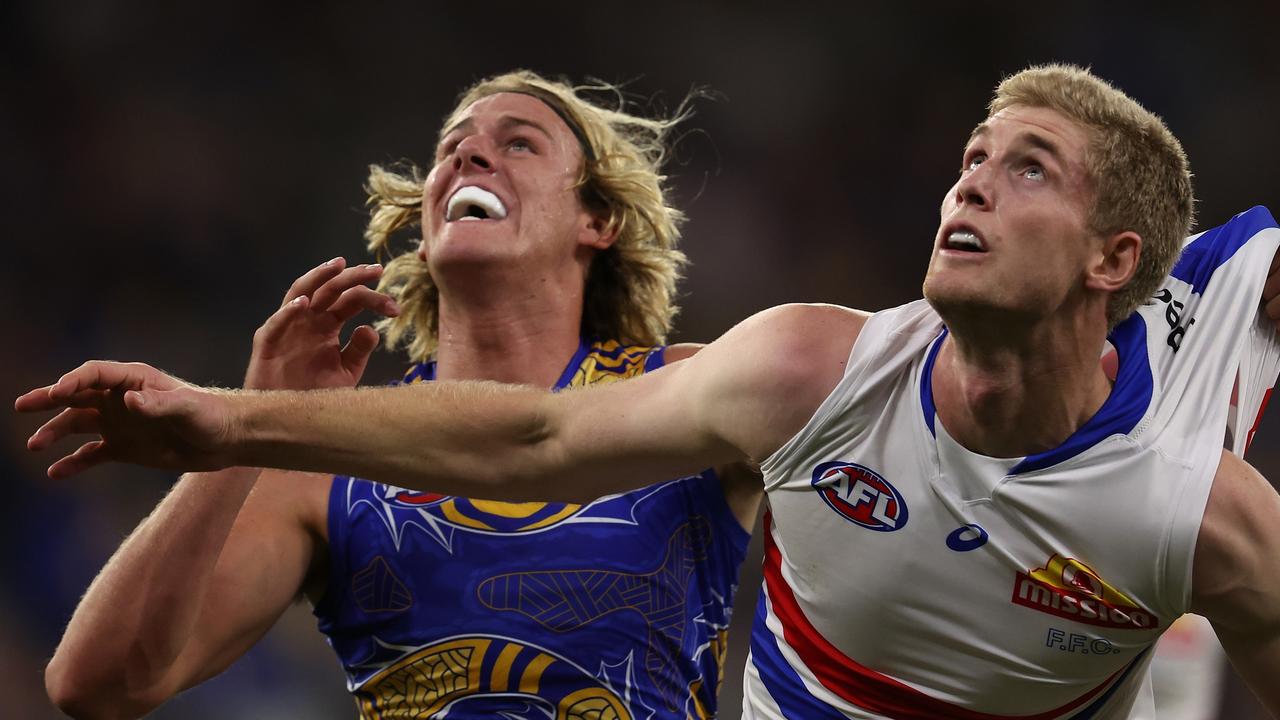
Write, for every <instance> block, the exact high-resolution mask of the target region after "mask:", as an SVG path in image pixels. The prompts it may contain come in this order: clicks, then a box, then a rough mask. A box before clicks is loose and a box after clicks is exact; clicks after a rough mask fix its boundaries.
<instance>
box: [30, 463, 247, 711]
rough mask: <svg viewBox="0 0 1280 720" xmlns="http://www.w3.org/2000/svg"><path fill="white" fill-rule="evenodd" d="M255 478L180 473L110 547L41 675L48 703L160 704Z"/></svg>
mask: <svg viewBox="0 0 1280 720" xmlns="http://www.w3.org/2000/svg"><path fill="white" fill-rule="evenodd" d="M258 472H259V471H258V470H256V469H249V468H230V469H227V470H222V471H219V472H215V473H192V474H189V475H186V476H184V477H183V478H182V479H181V480H180V481H179V482H178V483H177V484H176V485H175V486H174V488H173V490H172V491H171V492H170V493H169V495H168V496H167V497H166V498H165V499H164V501H163V502H161V503H160V505H159V506H158V507H157V508H156V510H155V511H154V512H153V513H152V514H151V515H150V516H149V517H147V518H146V519H145V520H144V521H143V522H142V523H141V524H140V525H139V526H138V528H137V529H136V530H134V532H133V533H132V534H131V535H130V537H129V538H128V539H127V540H126V541H125V542H124V544H123V545H121V547H120V549H119V550H117V551H116V553H115V555H114V556H113V557H112V558H111V560H110V561H109V562H108V563H107V565H106V567H105V568H104V569H103V570H102V572H101V573H100V574H99V575H98V577H97V578H96V579H95V580H94V581H93V583H92V585H90V587H89V590H88V592H87V593H86V594H85V596H84V598H83V599H82V600H81V601H80V605H79V606H78V607H77V608H76V612H75V614H74V615H73V616H72V619H71V622H70V623H69V624H68V626H67V630H66V632H65V634H64V635H63V638H62V641H61V643H60V644H59V645H58V649H57V651H56V653H55V655H54V657H53V660H52V661H50V663H49V666H48V668H47V669H46V675H45V683H46V687H47V689H48V691H49V694H50V698H51V699H52V700H53V701H54V702H55V703H56V704H57V705H59V706H60V707H62V708H63V709H64V711H67V712H68V713H70V714H73V715H77V716H79V715H80V714H81V713H85V712H86V708H89V709H90V710H91V716H103V717H110V716H112V715H113V714H114V712H115V711H118V712H119V713H120V715H121V716H132V715H137V714H141V713H142V712H145V711H146V710H149V709H150V708H149V707H147V706H148V705H154V704H155V703H156V702H159V701H160V700H163V697H156V695H157V693H158V692H159V693H160V694H161V695H163V694H164V688H163V687H161V686H163V685H164V684H165V682H166V680H169V678H168V677H167V675H168V673H169V671H170V669H171V668H172V667H173V665H174V662H175V660H176V659H177V658H178V656H179V655H180V654H181V652H182V651H183V649H184V647H185V646H186V644H187V642H188V641H189V640H190V638H191V636H192V633H193V630H194V628H195V627H196V623H197V620H198V619H199V617H200V615H201V611H202V607H203V602H204V598H205V597H206V595H207V591H208V588H209V582H210V579H211V578H212V576H213V573H214V568H215V566H216V565H217V561H218V556H219V554H220V553H221V551H222V548H223V545H224V544H225V542H226V540H227V537H228V535H229V533H230V530H231V527H232V525H233V524H234V522H235V519H236V515H237V514H238V513H239V511H240V508H241V507H242V505H243V504H244V501H245V498H246V497H247V496H248V494H249V492H250V490H251V489H252V488H253V486H254V483H255V481H256V479H257V476H258ZM179 681H180V679H179ZM176 689H177V688H176V687H174V688H172V690H176Z"/></svg>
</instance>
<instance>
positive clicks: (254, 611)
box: [173, 470, 331, 690]
mask: <svg viewBox="0 0 1280 720" xmlns="http://www.w3.org/2000/svg"><path fill="white" fill-rule="evenodd" d="M330 480H331V477H329V476H322V475H315V474H310V473H296V472H286V471H279V470H264V471H262V474H261V476H260V477H259V478H258V481H257V483H256V484H255V485H254V489H253V491H252V492H251V493H250V494H249V497H248V498H246V499H245V503H244V506H243V507H242V508H241V510H240V513H239V514H238V515H237V516H236V521H235V524H234V526H233V527H232V530H231V533H230V535H229V536H228V537H227V541H226V544H225V545H224V546H223V549H222V552H221V553H220V554H219V556H218V562H217V565H216V567H215V570H214V576H213V579H212V581H211V582H210V583H209V590H208V594H207V596H206V597H205V600H204V603H203V606H202V607H203V609H202V611H201V616H200V619H199V621H198V623H197V628H196V630H195V632H194V634H193V636H192V638H191V641H190V642H189V643H188V645H187V647H186V648H184V650H183V652H182V655H181V656H180V657H179V659H178V661H177V662H176V663H175V664H174V670H173V683H174V684H175V685H176V686H177V688H176V689H177V690H181V689H186V688H188V687H191V686H193V685H196V684H198V683H200V682H203V681H204V680H206V679H208V678H211V677H213V676H215V675H217V674H219V673H221V672H222V671H223V670H225V669H226V668H227V667H228V666H229V665H231V663H233V662H234V661H235V660H236V659H238V658H239V657H240V656H241V655H243V654H244V653H245V652H247V651H248V650H249V649H250V648H251V647H252V646H253V645H254V644H255V643H256V642H258V640H260V639H261V638H262V636H263V635H265V634H266V632H267V631H268V630H269V629H270V628H271V627H272V625H274V624H275V622H276V620H278V619H279V618H280V616H281V615H282V614H283V613H284V611H285V610H286V609H288V607H289V605H290V604H291V603H292V602H293V601H294V600H296V599H297V598H298V597H299V596H300V592H301V591H302V589H303V587H304V585H305V584H306V583H307V582H308V579H309V578H310V577H311V576H313V575H314V574H315V573H316V572H317V571H318V569H319V567H320V565H321V564H322V561H323V560H324V559H325V558H326V557H327V554H326V553H325V547H326V545H325V534H326V533H325V527H324V523H325V517H326V515H327V507H328V496H329V485H330V482H329V481H330Z"/></svg>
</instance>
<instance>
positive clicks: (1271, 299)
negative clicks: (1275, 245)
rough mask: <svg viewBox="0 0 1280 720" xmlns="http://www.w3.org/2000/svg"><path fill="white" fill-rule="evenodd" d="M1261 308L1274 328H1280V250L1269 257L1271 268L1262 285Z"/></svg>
mask: <svg viewBox="0 0 1280 720" xmlns="http://www.w3.org/2000/svg"><path fill="white" fill-rule="evenodd" d="M1262 309H1263V311H1264V312H1266V313H1267V317H1269V318H1271V322H1272V324H1274V325H1275V326H1276V330H1280V250H1277V251H1276V255H1275V257H1273V258H1271V270H1270V271H1268V272H1267V282H1266V284H1265V285H1263V286H1262Z"/></svg>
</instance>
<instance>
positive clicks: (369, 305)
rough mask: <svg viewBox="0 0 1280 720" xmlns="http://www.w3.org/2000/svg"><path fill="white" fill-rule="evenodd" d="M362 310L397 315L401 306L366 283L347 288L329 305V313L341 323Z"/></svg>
mask: <svg viewBox="0 0 1280 720" xmlns="http://www.w3.org/2000/svg"><path fill="white" fill-rule="evenodd" d="M361 310H371V311H373V312H375V313H377V314H379V315H382V316H385V317H395V316H397V315H399V314H400V306H399V305H397V304H396V301H395V300H393V299H391V298H390V297H389V296H387V295H384V294H382V293H380V292H378V291H377V290H374V289H373V288H370V287H366V286H364V285H356V286H355V287H353V288H347V290H346V291H345V292H343V293H342V295H340V296H339V297H338V299H337V300H336V301H334V303H333V304H332V305H330V306H329V314H330V315H332V316H333V318H334V320H336V321H337V322H338V323H339V324H343V323H346V322H347V321H348V320H350V319H351V318H353V317H355V316H356V315H359V314H360V311H361Z"/></svg>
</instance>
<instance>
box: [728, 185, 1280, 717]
mask: <svg viewBox="0 0 1280 720" xmlns="http://www.w3.org/2000/svg"><path fill="white" fill-rule="evenodd" d="M1277 246H1280V229H1276V223H1275V220H1274V219H1272V217H1271V215H1270V213H1268V212H1267V210H1266V209H1265V208H1260V207H1259V208H1254V209H1252V210H1250V211H1248V212H1245V213H1242V214H1240V215H1238V216H1236V217H1235V218H1234V219H1233V220H1232V221H1231V222H1230V223H1228V224H1227V225H1225V226H1223V227H1221V228H1216V229H1214V230H1211V231H1208V232H1206V233H1203V234H1201V235H1199V236H1197V237H1194V238H1192V239H1191V241H1190V242H1189V243H1188V245H1187V246H1186V249H1185V250H1184V252H1183V255H1182V257H1181V259H1180V260H1179V262H1178V264H1177V265H1176V267H1175V269H1174V271H1173V273H1172V276H1171V278H1170V279H1169V280H1167V281H1166V283H1165V285H1164V286H1163V288H1162V289H1161V290H1160V292H1159V293H1157V295H1156V296H1155V297H1154V298H1153V299H1152V300H1151V301H1150V302H1148V303H1147V304H1146V305H1144V306H1143V307H1142V308H1141V309H1140V311H1139V312H1138V313H1135V315H1134V316H1132V317H1131V318H1130V319H1128V320H1126V321H1125V322H1123V323H1121V324H1120V325H1119V326H1117V328H1116V329H1115V331H1114V332H1113V333H1112V334H1111V337H1110V342H1111V344H1112V345H1113V346H1114V347H1115V350H1116V351H1117V353H1118V355H1119V367H1118V372H1117V376H1116V381H1115V385H1114V387H1113V389H1112V392H1111V395H1110V397H1109V398H1108V400H1107V401H1106V402H1105V404H1104V405H1103V406H1102V408H1101V409H1100V410H1099V411H1098V412H1097V413H1096V415H1095V416H1094V417H1093V418H1091V419H1090V420H1089V421H1088V422H1087V423H1085V424H1084V425H1083V426H1082V427H1081V428H1080V429H1079V430H1077V431H1076V432H1075V433H1074V434H1073V435H1072V436H1071V437H1070V438H1068V439H1067V440H1066V441H1065V442H1064V443H1062V445H1061V446H1059V447H1057V448H1055V449H1053V450H1050V451H1047V452H1043V453H1038V454H1036V455H1031V456H1028V457H1020V458H1008V459H998V458H990V457H985V456H981V455H977V454H975V453H972V452H970V451H968V450H966V449H965V448H964V447H962V446H961V445H960V444H959V443H957V442H956V441H955V440H953V439H952V438H951V437H950V436H949V435H948V434H947V431H946V428H944V427H943V426H942V423H941V422H940V421H939V420H938V419H937V418H936V417H935V413H934V406H933V396H932V388H931V369H932V367H933V362H934V358H935V357H936V354H937V351H938V348H939V347H940V346H941V344H942V340H943V338H944V337H945V335H946V329H945V328H944V327H943V325H942V322H941V320H940V319H939V318H938V316H937V314H936V313H934V312H933V310H932V309H931V308H930V307H929V306H928V305H927V304H926V303H925V302H923V301H919V302H915V303H911V304H909V305H905V306H902V307H899V308H895V309H892V310H887V311H884V312H881V313H878V314H876V315H874V316H872V317H871V318H870V319H869V320H868V321H867V323H866V325H865V326H864V328H863V330H862V333H861V335H860V336H859V338H858V340H857V342H856V343H855V345H854V348H853V351H852V353H851V355H850V360H849V363H848V364H847V367H846V371H845V374H844V377H843V378H842V379H841V381H840V382H839V384H838V385H837V386H836V388H835V389H834V390H833V391H832V392H831V394H830V396H829V397H827V398H826V400H825V401H824V402H823V403H822V405H821V406H820V407H819V408H818V410H817V412H816V414H815V415H814V416H813V418H812V419H810V421H809V422H808V424H806V425H805V427H804V428H803V429H802V430H801V431H800V432H799V433H798V434H797V435H796V436H795V437H794V438H792V439H791V440H790V441H788V442H787V443H786V444H785V445H784V446H783V447H782V448H780V449H779V450H778V451H777V452H776V453H774V454H773V455H772V456H771V457H769V458H768V459H766V460H765V461H764V463H762V469H763V471H764V477H765V488H766V490H767V491H768V495H769V505H770V511H769V514H768V515H767V516H766V521H765V562H764V566H765V567H764V577H765V586H764V589H763V591H762V598H761V603H760V608H759V612H758V616H757V618H756V620H757V622H756V624H755V627H754V629H753V633H752V641H751V658H750V662H749V663H748V667H747V673H746V678H745V683H744V684H745V692H746V701H745V703H744V705H745V706H746V709H745V710H744V717H746V718H780V717H786V718H793V719H796V718H805V719H806V720H807V719H810V718H845V717H850V718H894V719H895V720H904V719H905V720H926V719H928V720H935V719H937V718H962V719H974V720H979V719H981V720H987V719H992V718H1010V717H1017V718H1037V719H1043V720H1049V719H1051V718H1149V717H1151V716H1152V710H1151V691H1150V685H1149V683H1148V681H1147V664H1148V662H1149V661H1150V657H1151V653H1150V649H1151V646H1152V644H1153V643H1154V642H1155V640H1156V639H1157V638H1158V637H1159V635H1160V633H1161V632H1162V631H1163V630H1164V629H1165V628H1167V627H1168V626H1169V625H1170V624H1171V623H1172V622H1173V621H1174V620H1176V619H1177V618H1178V617H1179V616H1180V615H1182V614H1183V613H1184V612H1186V611H1187V609H1188V606H1189V604H1190V598H1191V584H1190V578H1191V565H1192V554H1193V550H1194V548H1195V542H1196V537H1197V534H1198V531H1199V527H1200V521H1201V518H1202V516H1203V514H1204V508H1205V502H1206V500H1207V498H1208V495H1209V489H1210V487H1211V485H1212V483H1213V478H1214V475H1215V472H1216V470H1217V467H1218V463H1219V456H1220V452H1221V448H1222V445H1223V433H1224V428H1226V427H1228V426H1229V427H1230V428H1231V429H1232V431H1233V432H1234V434H1235V436H1236V438H1237V439H1238V442H1234V443H1232V444H1233V445H1234V446H1235V447H1236V449H1237V450H1243V442H1244V441H1245V440H1247V438H1248V436H1249V435H1250V434H1251V431H1252V428H1253V427H1254V422H1253V421H1254V418H1255V417H1256V415H1257V414H1258V412H1259V411H1260V408H1261V405H1262V404H1263V402H1264V393H1265V392H1266V391H1267V390H1269V388H1270V387H1271V386H1272V385H1273V384H1274V381H1275V377H1276V373H1277V369H1278V368H1280V343H1277V340H1276V337H1275V333H1274V331H1273V329H1272V327H1271V326H1270V324H1269V323H1267V322H1266V321H1265V319H1264V318H1261V317H1260V313H1258V299H1259V298H1260V297H1261V295H1262V285H1263V282H1264V280H1265V279H1266V275H1267V269H1268V265H1269V263H1270V261H1271V258H1272V256H1273V255H1274V254H1275V252H1276V248H1277ZM1237 378H1238V382H1239V388H1238V393H1236V395H1237V396H1238V397H1237V402H1236V403H1235V405H1234V407H1235V408H1236V409H1234V410H1233V409H1232V408H1233V405H1232V404H1231V403H1230V402H1229V401H1230V400H1231V399H1232V395H1233V392H1232V388H1233V382H1234V381H1236V380H1237Z"/></svg>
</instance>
